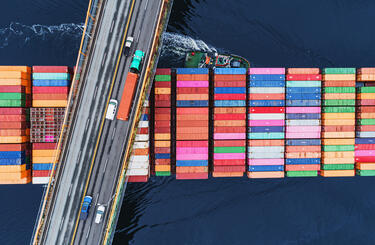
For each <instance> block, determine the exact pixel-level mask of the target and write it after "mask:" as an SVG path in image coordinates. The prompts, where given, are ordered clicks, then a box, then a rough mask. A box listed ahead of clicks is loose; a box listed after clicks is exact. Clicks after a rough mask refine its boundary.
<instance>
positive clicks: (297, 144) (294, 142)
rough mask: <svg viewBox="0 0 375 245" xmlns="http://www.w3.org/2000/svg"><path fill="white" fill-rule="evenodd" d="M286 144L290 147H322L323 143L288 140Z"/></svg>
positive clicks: (318, 141) (317, 140) (307, 140)
mask: <svg viewBox="0 0 375 245" xmlns="http://www.w3.org/2000/svg"><path fill="white" fill-rule="evenodd" d="M285 144H286V145H290V146H304V145H321V144H322V141H321V140H320V139H311V140H310V139H306V140H305V139H299V140H286V142H285Z"/></svg>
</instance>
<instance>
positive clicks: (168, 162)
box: [155, 159, 171, 165]
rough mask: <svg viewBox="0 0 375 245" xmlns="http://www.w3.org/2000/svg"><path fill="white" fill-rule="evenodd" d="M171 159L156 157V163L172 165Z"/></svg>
mask: <svg viewBox="0 0 375 245" xmlns="http://www.w3.org/2000/svg"><path fill="white" fill-rule="evenodd" d="M170 164H171V159H155V165H170Z"/></svg>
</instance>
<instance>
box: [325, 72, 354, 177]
mask: <svg viewBox="0 0 375 245" xmlns="http://www.w3.org/2000/svg"><path fill="white" fill-rule="evenodd" d="M323 74H324V75H323V81H324V84H323V85H324V87H323V108H322V125H323V127H322V132H323V133H322V139H323V142H322V145H323V148H322V151H323V156H322V166H321V169H322V171H321V175H322V176H324V177H331V176H354V174H355V173H354V144H355V143H354V142H355V141H354V137H355V96H356V95H355V80H356V70H355V68H325V69H324V70H323Z"/></svg>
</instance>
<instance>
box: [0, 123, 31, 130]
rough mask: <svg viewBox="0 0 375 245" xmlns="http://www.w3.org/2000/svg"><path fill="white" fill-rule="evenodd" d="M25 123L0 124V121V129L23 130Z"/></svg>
mask: <svg viewBox="0 0 375 245" xmlns="http://www.w3.org/2000/svg"><path fill="white" fill-rule="evenodd" d="M26 125H27V124H26V122H1V121H0V128H1V129H25V128H26Z"/></svg>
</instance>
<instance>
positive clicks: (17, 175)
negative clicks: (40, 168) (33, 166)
mask: <svg viewBox="0 0 375 245" xmlns="http://www.w3.org/2000/svg"><path fill="white" fill-rule="evenodd" d="M27 177H31V170H30V169H29V170H24V171H19V172H14V173H0V181H3V180H19V179H23V178H27Z"/></svg>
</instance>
